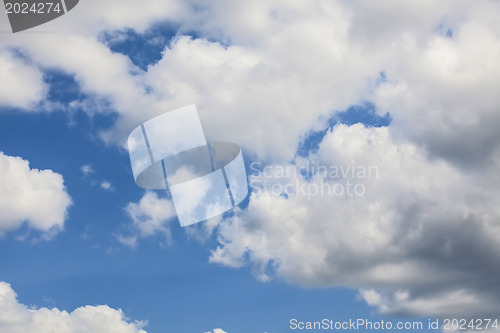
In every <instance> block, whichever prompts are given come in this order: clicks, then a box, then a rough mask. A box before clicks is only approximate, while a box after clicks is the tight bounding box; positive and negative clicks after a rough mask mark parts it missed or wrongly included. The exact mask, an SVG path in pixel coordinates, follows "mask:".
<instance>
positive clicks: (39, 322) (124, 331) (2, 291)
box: [0, 282, 146, 333]
mask: <svg viewBox="0 0 500 333" xmlns="http://www.w3.org/2000/svg"><path fill="white" fill-rule="evenodd" d="M0 309H1V311H0V331H2V332H11V333H24V332H40V333H45V332H47V333H48V332H61V333H80V332H82V333H83V332H93V333H100V332H102V333H104V332H106V333H107V332H117V333H146V331H145V330H143V329H142V327H144V326H145V325H146V323H145V322H142V321H135V322H130V320H128V318H126V317H125V314H124V313H123V312H122V310H121V309H118V310H116V309H112V308H110V307H109V306H107V305H99V306H83V307H79V308H77V309H75V310H74V311H72V312H67V311H64V310H59V309H57V308H52V309H48V308H40V309H37V308H32V307H27V306H26V305H24V304H21V303H19V301H18V300H17V295H16V293H15V291H14V290H13V289H12V288H11V286H10V285H9V284H8V283H5V282H0Z"/></svg>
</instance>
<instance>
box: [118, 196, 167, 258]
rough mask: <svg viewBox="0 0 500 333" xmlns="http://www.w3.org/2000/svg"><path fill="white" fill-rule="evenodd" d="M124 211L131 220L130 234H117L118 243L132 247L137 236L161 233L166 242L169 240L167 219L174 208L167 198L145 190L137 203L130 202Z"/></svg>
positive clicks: (143, 236) (135, 243)
mask: <svg viewBox="0 0 500 333" xmlns="http://www.w3.org/2000/svg"><path fill="white" fill-rule="evenodd" d="M125 211H126V212H127V214H128V215H129V217H130V219H131V220H132V226H131V227H132V230H131V232H132V235H129V236H124V235H119V236H117V239H118V241H119V242H120V243H122V244H124V245H127V246H130V247H132V248H134V247H136V245H137V238H138V237H140V238H145V237H150V236H153V235H155V234H157V233H158V234H163V235H164V237H165V238H166V240H167V242H169V241H170V227H169V225H168V223H169V220H170V219H172V218H173V217H174V216H176V214H175V208H174V205H173V204H172V202H171V201H170V200H168V199H163V198H159V197H158V195H157V194H156V193H155V192H152V191H147V192H146V193H144V195H143V197H142V198H141V199H140V200H139V202H138V203H135V202H130V203H129V204H128V205H127V207H125Z"/></svg>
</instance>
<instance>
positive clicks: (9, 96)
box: [0, 50, 45, 111]
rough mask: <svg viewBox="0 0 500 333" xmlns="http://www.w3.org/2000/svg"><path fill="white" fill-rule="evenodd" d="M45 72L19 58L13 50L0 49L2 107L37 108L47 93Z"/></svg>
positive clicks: (0, 100) (0, 94)
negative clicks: (44, 81) (37, 104)
mask: <svg viewBox="0 0 500 333" xmlns="http://www.w3.org/2000/svg"><path fill="white" fill-rule="evenodd" d="M42 78H43V74H42V72H41V71H40V70H39V69H38V68H36V67H33V66H31V65H30V64H27V63H26V62H25V61H24V60H22V59H19V58H17V57H16V56H15V55H14V54H13V52H9V51H7V50H0V86H1V87H2V89H0V107H1V106H4V107H5V106H7V107H20V108H24V109H26V110H27V111H31V110H32V109H34V108H35V105H36V103H37V102H38V101H40V100H41V99H42V98H43V97H44V94H45V86H44V83H43V80H42Z"/></svg>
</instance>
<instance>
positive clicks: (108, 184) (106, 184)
mask: <svg viewBox="0 0 500 333" xmlns="http://www.w3.org/2000/svg"><path fill="white" fill-rule="evenodd" d="M101 188H102V189H103V190H106V191H114V190H115V189H114V187H113V185H112V184H111V182H109V181H107V180H103V181H102V182H101Z"/></svg>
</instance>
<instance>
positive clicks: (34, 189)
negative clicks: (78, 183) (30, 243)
mask: <svg viewBox="0 0 500 333" xmlns="http://www.w3.org/2000/svg"><path fill="white" fill-rule="evenodd" d="M0 188H1V189H2V190H1V191H0V235H1V234H4V233H5V232H7V231H9V230H14V229H17V228H19V227H20V226H21V225H22V224H23V223H24V222H26V223H27V224H28V226H29V227H30V228H32V229H35V230H38V231H41V232H42V233H44V235H45V236H46V237H50V236H52V235H54V234H55V233H57V232H58V231H60V230H62V228H63V226H64V221H65V220H66V215H67V210H68V207H69V206H70V205H71V198H70V196H69V195H68V193H67V192H66V188H65V186H64V179H63V177H62V176H61V175H60V174H58V173H55V172H53V171H52V170H38V169H31V168H30V167H29V162H28V161H26V160H23V159H22V158H20V157H12V156H7V155H5V154H3V153H2V152H0Z"/></svg>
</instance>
